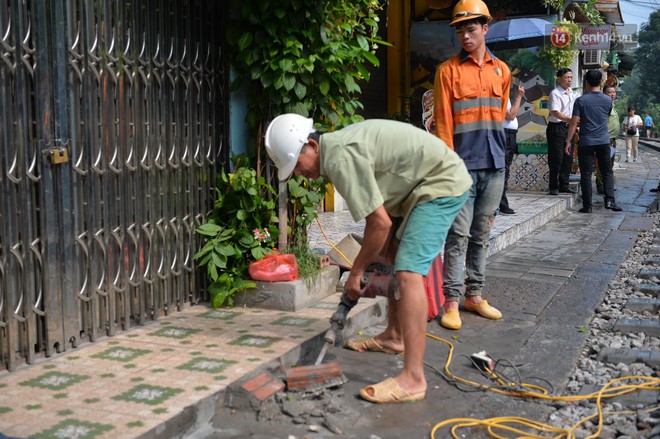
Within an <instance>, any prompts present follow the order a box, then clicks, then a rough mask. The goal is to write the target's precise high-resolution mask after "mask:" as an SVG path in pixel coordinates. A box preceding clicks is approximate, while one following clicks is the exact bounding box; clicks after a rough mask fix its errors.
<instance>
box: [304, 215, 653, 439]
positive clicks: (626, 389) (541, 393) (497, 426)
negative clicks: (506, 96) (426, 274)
mask: <svg viewBox="0 0 660 439" xmlns="http://www.w3.org/2000/svg"><path fill="white" fill-rule="evenodd" d="M316 223H317V224H318V226H319V229H320V230H321V233H322V234H323V237H324V238H325V240H326V241H327V242H328V244H330V246H331V247H332V248H333V249H334V250H335V251H336V252H337V253H339V255H340V256H341V257H342V258H343V259H344V260H345V261H346V262H347V263H348V265H349V266H353V263H352V262H351V261H350V260H349V259H348V258H347V257H346V255H344V254H343V253H342V252H341V250H339V249H338V248H337V247H336V246H335V245H334V244H333V243H332V241H330V239H329V238H328V236H327V235H326V234H325V231H324V230H323V226H321V222H320V221H319V218H318V216H317V217H316ZM426 336H427V337H429V338H431V339H433V340H436V341H439V342H442V343H445V344H446V345H448V346H449V354H448V355H447V361H446V362H445V368H444V370H445V373H446V374H447V376H449V377H451V378H452V379H454V380H456V381H460V382H462V383H465V384H468V385H471V386H473V387H476V388H479V389H482V390H490V391H492V392H496V393H499V394H502V395H508V396H518V397H522V398H537V399H543V400H549V401H564V402H575V401H582V400H585V399H586V400H588V399H594V398H595V399H596V408H597V413H595V414H593V415H591V416H588V417H586V418H584V419H582V420H580V421H579V422H577V423H576V424H575V425H573V426H572V427H571V428H569V429H568V430H566V429H564V428H560V427H554V426H552V425H548V424H544V423H542V422H538V421H534V420H531V419H526V418H520V417H516V416H504V417H497V418H489V419H483V420H481V419H474V418H453V419H447V420H446V421H442V422H440V423H438V424H436V425H435V427H433V430H431V438H432V439H435V433H436V432H437V431H438V430H439V429H441V428H442V427H445V426H448V425H452V424H453V426H452V427H451V435H452V438H454V439H459V438H460V436H458V433H457V431H458V430H459V429H461V428H470V427H476V426H480V425H481V426H484V427H487V430H488V434H489V435H490V436H491V437H493V438H496V439H511V437H510V436H501V435H499V434H498V433H496V432H495V430H503V431H507V432H510V433H514V434H520V435H521V436H517V437H516V439H575V438H576V436H575V433H574V431H575V430H576V429H577V428H578V427H579V426H580V425H582V424H583V423H585V422H587V421H589V420H591V419H593V418H595V417H598V430H597V431H596V433H594V434H593V435H590V436H588V437H587V438H586V439H594V438H597V437H598V435H599V434H600V432H601V430H602V427H603V409H602V405H601V400H602V398H612V397H615V396H620V395H625V394H626V393H630V392H634V391H637V390H655V391H660V378H652V377H645V376H637V375H633V376H626V377H621V378H616V379H613V380H611V381H610V382H609V383H607V384H606V385H605V386H603V387H602V388H601V389H600V390H599V391H598V392H594V393H590V394H588V395H573V396H552V395H548V391H547V389H545V388H543V387H542V386H538V385H535V384H529V383H507V382H505V381H504V380H502V379H501V378H500V377H499V376H498V375H497V374H496V373H495V372H494V371H492V370H490V369H489V368H488V367H486V368H485V369H486V372H487V373H488V374H489V375H491V376H492V377H493V379H494V380H496V381H497V382H498V383H499V384H500V385H502V386H503V387H508V390H502V389H498V388H494V387H491V386H487V385H485V384H479V383H476V382H474V381H470V380H467V379H464V378H461V377H459V376H456V375H454V374H453V373H452V372H451V370H450V369H449V365H450V364H451V361H452V358H453V355H454V345H453V344H452V343H451V342H450V341H448V340H445V339H443V338H440V337H437V336H435V335H433V334H429V333H427V334H426ZM630 380H640V381H642V382H644V381H646V383H642V384H633V385H622V386H618V387H616V388H613V389H610V387H612V386H613V385H614V384H615V383H618V382H621V381H630ZM516 387H517V388H516ZM520 387H522V388H524V389H532V390H520ZM656 410H659V408H653V409H651V410H649V411H656ZM631 413H634V412H632V411H621V412H607V413H606V414H608V415H614V414H631ZM508 424H513V425H520V426H523V427H528V428H531V429H533V430H536V431H537V432H540V434H542V433H550V434H555V436H547V435H543V436H540V435H538V434H534V433H531V432H529V431H524V430H521V429H520V428H518V427H514V426H510V425H508Z"/></svg>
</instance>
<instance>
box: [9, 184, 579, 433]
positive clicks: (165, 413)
mask: <svg viewBox="0 0 660 439" xmlns="http://www.w3.org/2000/svg"><path fill="white" fill-rule="evenodd" d="M509 199H510V203H511V205H512V207H513V208H514V209H515V210H516V212H517V214H516V215H512V216H504V215H499V216H497V217H496V219H495V223H494V229H493V234H492V239H491V251H497V250H498V249H501V248H503V247H505V246H506V245H508V244H510V243H512V242H514V241H515V240H517V239H519V237H520V235H521V234H525V233H529V231H531V230H533V229H534V228H536V227H538V226H539V225H541V224H543V223H544V222H546V221H548V220H549V219H551V218H552V217H554V216H555V215H557V214H558V213H560V212H561V211H563V210H564V209H565V208H566V205H567V203H569V201H570V197H567V196H559V197H552V196H547V195H545V194H540V193H537V194H534V193H524V194H521V193H512V194H510V195H509ZM320 222H321V224H322V225H323V228H324V230H325V233H326V234H327V236H328V238H329V239H331V240H332V241H333V242H334V243H338V242H339V241H340V240H341V239H342V238H343V237H344V236H346V234H347V233H351V232H353V233H358V234H362V231H363V228H364V222H361V223H358V224H356V223H354V222H353V220H352V219H351V217H350V214H349V213H348V212H337V213H324V214H321V216H320ZM527 230H529V231H527ZM310 244H311V245H312V247H320V248H324V249H325V250H328V249H329V247H330V246H329V244H328V243H327V242H326V241H325V238H324V237H323V236H322V235H321V233H320V231H319V229H318V225H317V224H313V225H312V228H311V229H310ZM338 302H339V295H338V294H333V295H331V296H329V297H327V298H325V299H324V300H322V301H320V302H318V303H317V304H315V305H313V306H311V307H309V308H306V309H304V310H303V311H302V312H297V313H294V312H283V311H271V310H260V309H252V308H231V309H226V308H222V309H218V310H213V309H210V308H209V307H208V306H205V305H199V306H194V307H191V308H188V309H186V310H184V311H182V312H179V313H176V314H173V315H170V316H166V317H164V318H161V319H159V320H158V321H156V322H152V323H150V324H148V325H146V326H143V327H136V328H134V329H131V330H130V331H128V332H126V333H122V334H120V335H118V336H115V337H108V338H105V339H102V340H100V341H98V342H95V343H90V344H86V345H83V346H81V347H80V348H78V349H74V350H71V351H68V352H66V353H64V354H61V355H57V356H55V357H53V358H50V359H45V360H42V361H40V362H39V363H38V364H34V365H30V366H25V367H22V368H20V369H19V370H17V371H15V372H12V373H8V372H2V373H0V433H3V434H5V435H8V436H13V437H21V438H25V437H34V438H76V439H83V438H113V439H114V438H135V437H140V436H141V435H144V434H145V433H147V432H151V436H150V437H167V436H166V435H165V436H163V435H160V434H155V435H154V429H155V428H156V427H158V426H162V424H163V423H164V422H166V421H170V422H171V421H172V420H173V419H175V418H177V416H179V415H181V414H182V412H183V411H184V409H185V408H187V407H191V406H195V405H196V404H199V403H200V402H201V401H204V400H207V399H208V398H213V397H214V396H217V395H218V394H219V393H220V392H221V391H222V390H223V389H225V388H226V387H227V386H228V385H229V384H230V383H232V382H234V381H236V380H238V379H239V378H241V377H244V376H246V375H249V374H251V373H253V372H255V371H256V370H257V369H258V368H259V367H261V366H263V365H264V364H266V363H268V362H271V361H273V360H275V359H278V358H280V357H281V356H283V355H285V354H286V353H287V352H289V351H291V350H294V349H297V348H298V347H299V345H300V344H302V343H303V342H304V341H306V340H309V339H311V338H313V337H314V336H316V335H318V334H320V333H322V332H324V331H325V330H326V329H327V328H328V323H327V322H328V319H329V317H330V315H331V314H332V313H333V312H334V311H335V310H336V307H337V303H338ZM372 304H373V299H365V300H361V301H360V302H359V304H358V306H357V309H355V310H353V311H352V312H351V314H352V315H353V314H356V313H359V312H360V311H364V310H366V309H368V308H370V307H371V306H372Z"/></svg>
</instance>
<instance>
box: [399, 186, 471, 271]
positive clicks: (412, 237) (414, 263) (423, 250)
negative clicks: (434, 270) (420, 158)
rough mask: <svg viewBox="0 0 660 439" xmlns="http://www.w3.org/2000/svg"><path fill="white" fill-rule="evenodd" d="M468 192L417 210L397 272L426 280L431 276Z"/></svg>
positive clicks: (403, 241)
mask: <svg viewBox="0 0 660 439" xmlns="http://www.w3.org/2000/svg"><path fill="white" fill-rule="evenodd" d="M468 192H469V191H468ZM468 192H466V193H464V194H463V195H460V196H458V197H442V198H436V199H435V200H433V201H429V202H428V203H424V204H420V205H419V206H415V208H414V209H413V210H412V212H411V213H410V218H408V224H406V229H405V230H404V231H403V236H402V237H401V242H400V243H399V250H398V251H397V253H396V260H395V262H394V270H395V271H412V272H414V273H419V274H421V275H422V276H426V275H428V274H429V270H430V269H431V264H432V263H433V260H434V259H435V258H436V257H437V256H438V254H440V252H441V251H442V248H443V246H444V245H445V239H447V232H448V231H449V227H451V225H452V223H453V222H454V219H455V218H456V216H457V215H458V212H460V211H461V209H462V208H463V205H464V204H465V201H466V200H467V198H468Z"/></svg>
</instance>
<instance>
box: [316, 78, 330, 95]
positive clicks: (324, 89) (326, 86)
mask: <svg viewBox="0 0 660 439" xmlns="http://www.w3.org/2000/svg"><path fill="white" fill-rule="evenodd" d="M319 90H320V91H321V94H322V95H323V96H327V95H328V92H329V91H330V82H328V80H323V81H321V83H320V84H319Z"/></svg>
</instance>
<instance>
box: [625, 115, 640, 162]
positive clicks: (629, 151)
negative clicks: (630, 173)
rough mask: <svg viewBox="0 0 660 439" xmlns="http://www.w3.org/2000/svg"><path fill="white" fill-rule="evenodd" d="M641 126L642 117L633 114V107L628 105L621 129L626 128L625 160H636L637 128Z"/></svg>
mask: <svg viewBox="0 0 660 439" xmlns="http://www.w3.org/2000/svg"><path fill="white" fill-rule="evenodd" d="M641 126H642V118H641V117H639V116H638V115H637V114H635V107H633V106H632V105H630V106H628V116H626V117H625V119H623V129H625V130H626V162H629V161H630V159H631V157H632V161H633V162H636V161H637V155H638V153H639V151H638V147H637V145H638V143H639V129H640V127H641Z"/></svg>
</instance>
